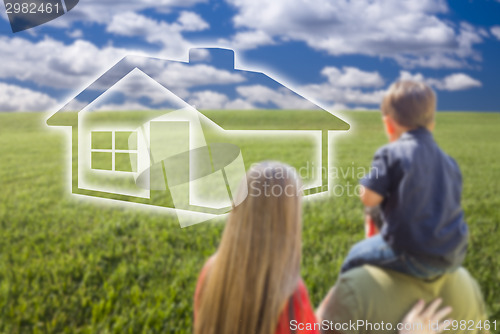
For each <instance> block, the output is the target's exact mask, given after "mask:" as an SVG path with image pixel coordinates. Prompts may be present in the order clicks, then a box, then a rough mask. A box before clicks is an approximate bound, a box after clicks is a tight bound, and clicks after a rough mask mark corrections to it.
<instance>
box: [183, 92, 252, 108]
mask: <svg viewBox="0 0 500 334" xmlns="http://www.w3.org/2000/svg"><path fill="white" fill-rule="evenodd" d="M189 104H191V105H192V106H194V107H195V108H197V109H199V110H207V109H232V110H244V109H255V106H254V105H252V104H251V103H249V102H248V101H244V100H242V99H235V100H232V101H231V100H230V99H229V98H228V97H227V96H226V95H225V94H222V93H219V92H214V91H210V90H205V91H201V92H196V93H194V94H193V95H192V98H191V99H190V100H189Z"/></svg>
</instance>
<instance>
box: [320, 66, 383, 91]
mask: <svg viewBox="0 0 500 334" xmlns="http://www.w3.org/2000/svg"><path fill="white" fill-rule="evenodd" d="M321 74H322V75H324V76H326V77H327V78H328V82H330V83H331V84H332V85H333V86H338V87H380V86H383V85H384V79H382V77H381V76H380V74H379V73H378V72H365V71H362V70H360V69H358V68H356V67H343V68H342V70H339V69H338V68H336V67H330V66H329V67H325V68H323V70H322V71H321Z"/></svg>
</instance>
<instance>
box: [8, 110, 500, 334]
mask: <svg viewBox="0 0 500 334" xmlns="http://www.w3.org/2000/svg"><path fill="white" fill-rule="evenodd" d="M46 116H47V115H42V114H36V113H17V114H2V113H0V166H1V168H0V189H1V191H0V333H190V332H191V325H192V297H193V292H194V288H195V284H196V279H197V275H198V272H199V270H200V269H201V266H202V265H203V262H204V261H205V260H206V259H207V258H208V256H210V255H211V254H212V253H213V252H214V251H215V249H216V247H217V244H218V242H219V240H220V235H221V231H222V229H223V223H209V224H200V225H196V226H192V227H189V228H186V229H181V228H179V225H178V223H177V221H176V219H175V218H173V217H171V216H168V215H165V214H161V213H158V212H154V213H153V212H150V211H147V210H132V209H130V208H124V207H122V206H119V205H116V204H113V203H100V202H97V201H95V202H89V201H82V200H81V199H79V198H77V197H75V196H70V195H69V190H68V189H69V185H67V184H66V182H65V180H66V179H67V170H66V167H67V163H66V159H67V158H68V157H67V156H66V155H65V154H64V153H65V148H66V147H67V143H66V137H65V136H64V135H63V134H62V133H61V132H59V131H54V130H53V129H49V128H47V127H46V126H45V125H44V119H45V118H46ZM348 117H349V121H350V123H351V125H352V130H351V131H350V132H349V133H348V134H342V135H339V136H337V137H335V138H334V139H333V140H334V148H335V163H334V164H335V166H337V167H339V168H343V169H344V170H345V169H347V168H357V167H368V165H369V163H370V160H371V157H372V155H373V153H374V151H375V149H376V148H377V147H378V146H380V145H382V144H384V143H385V141H386V139H385V136H384V134H383V130H382V125H381V122H380V115H379V114H378V113H373V112H352V113H350V114H348ZM291 121H293V120H291ZM499 125H500V114H487V113H439V114H438V117H437V127H436V132H435V133H436V139H437V141H438V142H439V144H440V145H441V147H442V148H443V149H444V150H445V151H447V152H448V153H449V154H450V155H452V156H453V157H454V158H456V160H457V161H458V163H459V164H460V166H461V169H462V173H463V177H464V191H463V207H464V209H465V212H466V217H467V221H468V223H469V225H470V230H471V240H470V248H469V253H468V255H467V259H466V262H465V267H466V268H468V269H469V270H470V271H471V273H472V274H473V276H474V277H475V278H476V279H477V280H478V282H479V284H480V286H481V289H482V292H483V294H484V297H485V299H486V302H487V305H488V311H489V314H490V317H491V319H492V320H493V319H497V320H498V319H500V257H499V256H498V255H499V254H500V242H499V239H500V231H499V222H500V210H499V208H500V196H499V195H500V131H499V128H500V127H499ZM269 149H272V148H269ZM290 159H293V148H290ZM292 162H293V161H292ZM336 182H337V183H338V184H340V185H344V186H346V185H348V184H349V185H352V186H354V185H356V184H357V179H356V177H354V178H353V177H352V175H346V177H345V178H343V177H342V178H339V179H338V180H336ZM362 224H363V218H362V207H361V204H360V202H359V200H358V199H357V198H356V197H355V196H348V195H346V194H344V195H343V196H331V197H329V198H324V199H320V200H317V201H306V202H305V203H304V228H303V241H304V242H303V261H302V276H303V278H304V280H305V282H306V284H307V286H308V289H309V293H310V296H311V299H312V302H313V304H314V305H318V303H319V302H320V301H321V299H322V298H323V297H324V295H325V294H326V293H327V291H328V289H329V288H330V287H331V286H332V285H333V284H334V283H335V280H336V278H337V275H338V272H339V268H340V265H341V263H342V259H343V258H344V256H345V255H346V254H347V252H348V250H349V248H350V246H351V245H352V244H353V243H354V242H356V241H358V240H360V239H361V238H362V237H363V225H362Z"/></svg>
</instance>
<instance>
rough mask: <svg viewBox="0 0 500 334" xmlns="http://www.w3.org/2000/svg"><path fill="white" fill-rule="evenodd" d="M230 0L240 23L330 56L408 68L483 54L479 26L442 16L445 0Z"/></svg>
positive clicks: (452, 63) (462, 61)
mask: <svg viewBox="0 0 500 334" xmlns="http://www.w3.org/2000/svg"><path fill="white" fill-rule="evenodd" d="M226 1H227V2H229V3H230V4H232V5H233V6H234V7H235V8H236V10H237V14H236V16H235V17H234V24H235V26H236V27H238V28H242V29H251V30H260V31H262V32H263V33H265V34H266V35H268V36H270V38H274V39H276V38H277V39H281V40H295V41H303V42H305V43H307V44H308V45H309V46H310V47H311V48H313V49H317V50H323V51H326V52H328V53H329V54H331V55H345V54H364V55H369V56H377V57H378V56H380V57H387V58H393V59H395V60H396V61H398V62H399V63H400V64H401V65H403V66H406V67H414V66H424V67H463V66H466V65H467V62H468V61H470V60H472V61H476V60H478V59H479V54H478V53H477V51H475V50H474V45H476V44H478V43H481V42H482V40H483V37H484V32H483V31H482V30H481V29H477V28H474V27H473V26H471V25H468V24H460V25H459V26H455V25H454V24H453V23H451V22H450V21H447V20H445V19H441V18H440V17H438V15H443V14H446V13H447V12H448V6H447V3H446V1H445V0H422V1H392V0H358V1H330V0H317V1H315V2H314V3H311V2H310V1H305V0H274V1H272V2H269V1H267V0H226ZM263 8H265V10H263ZM248 47H252V44H251V43H249V44H248Z"/></svg>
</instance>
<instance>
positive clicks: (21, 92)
mask: <svg viewBox="0 0 500 334" xmlns="http://www.w3.org/2000/svg"><path fill="white" fill-rule="evenodd" d="M56 104H57V101H56V100H55V99H53V98H51V97H50V96H48V95H47V94H44V93H40V92H37V91H34V90H31V89H28V88H23V87H19V86H16V85H10V84H6V83H3V82H0V111H46V110H49V109H51V108H53V107H54V106H55V105H56Z"/></svg>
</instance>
